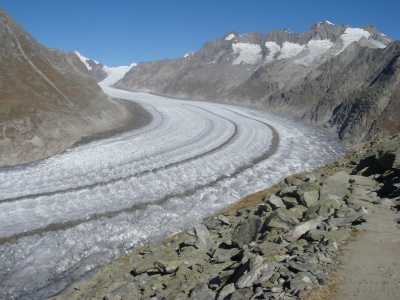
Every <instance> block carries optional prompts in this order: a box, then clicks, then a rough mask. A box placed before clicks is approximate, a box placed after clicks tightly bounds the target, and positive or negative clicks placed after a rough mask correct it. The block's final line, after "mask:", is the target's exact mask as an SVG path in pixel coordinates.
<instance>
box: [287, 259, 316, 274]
mask: <svg viewBox="0 0 400 300" xmlns="http://www.w3.org/2000/svg"><path fill="white" fill-rule="evenodd" d="M289 267H290V268H292V269H294V270H296V271H299V272H307V271H308V270H310V268H311V265H309V264H304V263H295V262H293V261H291V262H290V263H289Z"/></svg>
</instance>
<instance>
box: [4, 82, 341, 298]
mask: <svg viewBox="0 0 400 300" xmlns="http://www.w3.org/2000/svg"><path fill="white" fill-rule="evenodd" d="M103 89H104V90H105V91H106V92H107V93H108V94H109V95H110V96H112V97H114V98H123V99H128V100H134V101H136V102H138V103H140V104H141V105H142V106H143V107H144V108H145V109H146V110H148V111H149V112H150V114H151V115H152V116H153V120H152V122H151V123H150V124H149V125H147V126H145V127H142V128H140V129H136V130H133V131H130V132H126V133H123V134H119V135H116V136H113V137H111V138H108V139H103V140H98V141H95V142H91V143H89V144H85V145H81V146H79V147H75V148H71V149H69V150H67V151H65V152H63V153H61V154H59V155H56V156H54V157H51V158H48V159H46V160H42V161H39V162H36V163H32V164H28V165H21V166H16V167H10V168H2V169H0V220H1V222H0V298H5V299H9V298H13V297H15V298H18V299H27V298H28V299H31V298H33V299H42V298H46V297H51V296H53V295H55V294H57V293H58V292H59V291H61V290H63V289H64V288H65V287H67V286H69V285H71V284H73V282H74V281H75V280H78V279H79V278H82V276H85V275H86V276H88V275H89V274H92V273H93V272H95V271H96V270H98V268H99V267H101V266H102V265H104V264H106V263H108V262H109V261H111V260H112V259H114V258H116V257H117V256H120V255H122V254H125V253H126V252H127V251H129V250H132V249H134V248H137V247H140V246H142V245H144V244H148V243H150V242H152V241H155V240H159V239H162V238H163V237H166V236H167V235H171V234H174V233H176V232H178V231H180V230H182V229H184V228H187V227H189V226H192V225H194V224H196V223H197V222H199V221H201V220H202V219H204V218H205V217H207V216H209V215H212V214H214V213H216V212H218V211H220V210H222V209H223V208H225V207H227V206H229V205H230V204H232V203H234V202H235V201H237V200H239V199H240V198H241V197H243V196H245V195H248V194H249V193H253V192H256V191H258V190H261V189H265V188H268V187H270V186H271V185H273V184H275V183H276V182H278V181H279V180H281V179H282V178H283V177H285V176H287V175H289V174H292V173H296V172H299V171H304V170H311V169H313V168H316V167H318V166H321V165H323V164H325V163H327V162H329V161H331V160H333V159H334V158H335V157H337V156H339V155H340V154H342V153H344V152H345V151H346V150H347V149H346V148H344V147H343V146H341V144H340V143H339V142H338V141H337V140H335V139H334V138H332V137H330V136H329V135H327V134H326V133H325V132H324V131H323V130H320V129H318V128H315V127H312V126H308V125H304V124H302V123H300V122H298V121H296V120H294V119H292V118H289V117H283V116H279V115H275V114H272V113H268V112H265V111H258V110H255V109H251V108H245V107H235V106H229V105H222V104H216V103H207V102H199V101H193V102H192V101H181V100H173V99H167V98H163V97H158V96H154V95H148V94H140V93H131V92H127V91H120V90H115V89H112V88H108V87H103Z"/></svg>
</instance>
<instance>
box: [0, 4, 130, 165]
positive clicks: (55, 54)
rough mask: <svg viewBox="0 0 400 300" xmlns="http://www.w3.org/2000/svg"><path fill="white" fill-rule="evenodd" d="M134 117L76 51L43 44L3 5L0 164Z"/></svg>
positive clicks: (36, 155)
mask: <svg viewBox="0 0 400 300" xmlns="http://www.w3.org/2000/svg"><path fill="white" fill-rule="evenodd" d="M130 118H131V114H130V112H129V111H128V110H127V109H126V108H125V107H124V106H122V105H121V104H119V103H117V102H115V101H113V100H112V99H111V98H109V97H108V96H107V95H105V94H104V93H103V91H102V90H101V89H100V87H99V86H98V85H97V84H96V82H95V81H94V80H93V79H92V78H91V77H90V75H89V74H88V72H87V69H86V68H85V66H84V65H83V64H82V62H81V61H80V60H79V58H78V57H77V56H76V55H75V54H74V53H67V52H63V51H59V50H55V49H47V48H46V47H44V46H43V45H40V44H39V43H38V42H37V41H36V40H35V39H34V38H33V37H32V36H30V35H29V34H28V33H27V32H26V31H25V30H24V29H23V28H22V27H21V26H20V25H19V24H18V23H16V22H15V21H14V20H13V19H12V18H11V17H10V16H9V15H8V14H7V13H6V12H5V11H4V10H2V9H1V8H0V166H9V165H14V164H18V163H24V162H29V161H32V160H37V159H41V158H44V157H47V156H51V155H54V154H56V153H58V152H60V151H62V150H64V149H66V148H67V147H69V146H71V145H72V144H73V143H74V142H76V141H78V140H80V138H81V137H84V136H89V135H91V134H93V133H96V132H100V131H105V130H111V129H114V128H116V127H119V126H121V125H122V124H124V123H125V122H126V121H128V120H129V119H130Z"/></svg>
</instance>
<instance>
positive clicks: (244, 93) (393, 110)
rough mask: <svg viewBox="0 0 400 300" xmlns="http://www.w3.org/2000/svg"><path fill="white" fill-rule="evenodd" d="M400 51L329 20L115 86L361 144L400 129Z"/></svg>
mask: <svg viewBox="0 0 400 300" xmlns="http://www.w3.org/2000/svg"><path fill="white" fill-rule="evenodd" d="M399 46H400V45H399V42H393V40H392V39H390V38H389V37H387V36H386V35H384V34H381V33H380V32H378V30H377V29H376V28H375V27H373V26H372V25H367V26H364V27H362V28H351V27H349V26H346V25H334V24H332V23H330V22H328V21H325V22H317V23H315V24H314V25H313V26H312V27H311V28H310V29H309V30H308V31H307V32H305V33H300V34H294V33H292V32H291V31H290V30H289V29H281V30H272V31H270V32H269V33H267V34H261V33H259V32H257V31H256V32H252V33H245V34H240V35H239V34H238V32H237V31H232V32H228V33H227V34H225V35H224V36H223V37H221V38H219V39H215V40H211V41H208V42H206V43H205V44H204V45H203V47H202V48H201V49H200V50H199V51H198V52H196V53H192V55H187V56H185V57H182V58H177V59H172V60H171V59H167V60H163V61H155V62H148V63H139V64H138V65H137V66H136V67H135V68H132V69H131V70H130V71H129V72H127V73H126V74H125V76H124V77H123V78H122V79H121V80H120V81H118V82H117V83H116V84H115V85H114V86H115V87H118V88H122V89H127V90H131V91H140V92H150V93H155V94H160V95H164V96H169V97H176V98H190V99H199V100H211V101H220V102H227V103H234V104H239V105H251V106H255V107H258V108H263V109H268V110H271V111H275V112H280V113H284V114H290V115H293V116H296V117H298V118H300V119H302V120H303V121H304V122H306V123H311V124H316V125H319V126H322V127H325V128H327V129H328V130H329V131H331V132H332V133H333V134H334V135H336V136H338V137H339V138H341V139H342V140H343V142H344V143H345V144H347V145H353V144H357V143H361V142H363V141H367V140H371V139H373V138H375V137H378V136H383V135H388V134H393V133H395V132H397V131H398V129H399V127H400V118H399V89H398V87H397V84H396V82H398V78H399V71H398V70H399V69H398V67H397V66H398V63H399V62H398V56H399Z"/></svg>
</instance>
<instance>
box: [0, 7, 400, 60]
mask: <svg viewBox="0 0 400 300" xmlns="http://www.w3.org/2000/svg"><path fill="white" fill-rule="evenodd" d="M0 6H1V7H2V8H3V9H4V10H6V11H7V12H8V13H9V14H10V15H11V16H12V17H13V18H14V19H15V20H16V21H17V22H19V23H20V24H21V25H22V26H23V27H24V28H25V29H26V30H27V31H28V32H29V33H30V34H32V35H33V36H34V37H35V38H36V39H37V40H38V41H39V42H40V43H42V44H44V45H45V46H47V47H53V48H57V49H61V50H65V51H73V50H78V51H79V52H81V54H82V55H84V56H86V57H89V58H92V59H95V60H98V61H100V62H102V63H104V64H105V65H108V66H119V65H129V64H130V63H132V62H140V61H152V60H161V59H165V58H176V57H180V56H183V55H184V54H185V53H187V52H188V51H189V50H193V51H198V50H199V49H200V48H201V46H202V45H203V43H204V42H205V41H207V40H210V39H215V38H219V37H221V36H222V35H224V34H225V33H226V32H228V31H231V30H235V29H236V30H238V32H239V33H245V32H251V31H255V30H257V31H259V32H261V33H267V32H268V31H270V30H272V29H281V28H289V29H291V30H292V32H294V33H300V32H304V31H307V30H308V29H309V28H310V27H311V26H312V25H313V24H314V23H315V22H318V21H324V20H329V21H330V22H332V23H335V24H345V25H350V26H352V27H360V26H363V25H366V24H373V25H374V26H375V27H376V28H377V29H378V30H379V31H380V32H382V33H384V34H386V35H388V36H390V37H391V38H393V39H395V40H398V39H400V17H399V13H400V1H399V0H387V1H385V0H381V1H376V0H375V1H370V0H363V1H359V0H346V1H342V0H335V1H331V0H314V1H310V0H275V1H271V0H253V1H250V0H247V1H245V0H242V1H237V0H229V1H228V0H213V1H208V0H197V1H192V0H186V1H181V0H169V1H164V0H79V1H78V0H63V1H61V0H0Z"/></svg>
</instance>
